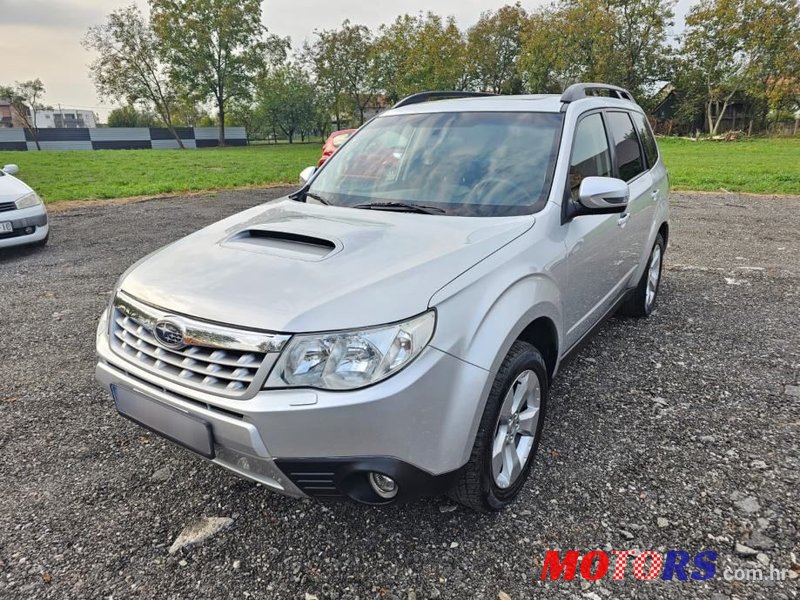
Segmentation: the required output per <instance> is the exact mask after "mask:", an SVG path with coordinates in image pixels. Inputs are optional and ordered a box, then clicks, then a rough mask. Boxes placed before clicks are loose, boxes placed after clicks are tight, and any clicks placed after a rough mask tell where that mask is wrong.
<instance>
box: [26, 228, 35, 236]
mask: <svg viewBox="0 0 800 600" xmlns="http://www.w3.org/2000/svg"><path fill="white" fill-rule="evenodd" d="M32 233H33V227H26V228H25V234H26V235H30V234H32Z"/></svg>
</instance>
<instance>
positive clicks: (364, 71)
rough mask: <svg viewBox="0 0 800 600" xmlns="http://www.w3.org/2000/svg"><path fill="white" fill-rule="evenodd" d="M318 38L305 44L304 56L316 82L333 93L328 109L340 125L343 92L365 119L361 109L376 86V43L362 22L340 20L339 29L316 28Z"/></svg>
mask: <svg viewBox="0 0 800 600" xmlns="http://www.w3.org/2000/svg"><path fill="white" fill-rule="evenodd" d="M315 33H316V36H317V39H316V40H315V41H314V43H313V44H306V46H305V50H304V56H305V60H306V62H307V63H308V64H309V65H310V66H311V67H312V69H313V71H314V74H315V76H316V80H317V84H318V85H319V86H321V87H324V88H327V89H328V90H329V91H330V92H331V94H332V96H331V98H332V106H331V110H332V111H333V112H334V114H335V115H336V126H337V127H339V128H341V113H342V104H341V102H342V97H343V96H345V97H346V98H347V99H348V100H349V102H350V104H351V106H352V108H353V110H354V111H355V112H356V113H357V115H358V117H359V123H360V124H363V123H364V112H365V111H366V108H367V106H369V105H370V103H371V102H372V101H373V100H374V98H375V95H376V93H377V90H378V84H377V82H376V80H375V68H374V66H373V63H374V60H375V45H374V41H373V36H372V33H371V32H370V30H369V29H368V28H367V27H366V26H364V25H353V24H352V23H350V21H345V22H344V23H342V27H341V28H340V29H335V30H324V31H316V32H315Z"/></svg>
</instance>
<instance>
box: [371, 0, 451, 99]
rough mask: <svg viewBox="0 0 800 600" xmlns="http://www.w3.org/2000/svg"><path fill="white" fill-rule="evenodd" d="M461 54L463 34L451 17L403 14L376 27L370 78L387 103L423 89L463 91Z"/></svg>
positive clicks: (430, 14)
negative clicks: (376, 32)
mask: <svg viewBox="0 0 800 600" xmlns="http://www.w3.org/2000/svg"><path fill="white" fill-rule="evenodd" d="M465 55H466V41H465V39H464V35H463V34H462V33H461V31H460V30H459V29H458V27H457V26H456V23H455V20H454V19H453V18H452V17H450V18H448V19H446V20H443V19H442V18H441V17H439V16H438V15H435V14H433V13H431V12H429V13H427V14H425V15H423V14H421V13H420V14H419V15H417V16H411V15H403V16H400V17H398V18H397V19H396V20H395V21H394V22H393V23H392V24H390V25H383V26H381V28H380V35H379V36H378V38H377V40H376V41H375V49H374V60H373V69H374V70H375V75H374V79H375V81H376V82H377V84H378V86H379V87H380V88H381V89H382V90H383V91H384V92H385V94H386V97H387V98H388V99H389V101H390V102H397V101H398V100H400V99H401V98H403V97H405V96H408V95H410V94H414V93H416V92H422V91H425V90H460V89H464V88H465V87H466V85H467V77H466V68H465Z"/></svg>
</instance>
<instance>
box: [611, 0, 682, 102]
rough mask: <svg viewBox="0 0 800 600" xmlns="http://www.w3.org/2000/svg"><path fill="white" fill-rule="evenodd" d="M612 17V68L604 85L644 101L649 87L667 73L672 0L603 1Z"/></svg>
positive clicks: (673, 3) (672, 15) (673, 1)
mask: <svg viewBox="0 0 800 600" xmlns="http://www.w3.org/2000/svg"><path fill="white" fill-rule="evenodd" d="M607 2H608V10H609V11H610V12H611V13H612V14H613V15H614V22H615V28H614V46H613V51H614V60H613V62H612V65H614V67H615V68H614V69H612V72H611V73H610V77H609V80H608V83H614V84H617V85H620V86H622V87H624V88H626V89H627V90H629V91H630V92H631V93H633V94H634V96H636V97H641V98H644V97H646V96H647V90H648V88H649V86H650V85H651V84H653V83H654V82H656V81H663V80H664V78H665V77H666V74H667V72H668V70H669V60H670V53H671V52H670V48H669V46H668V45H667V31H668V30H669V28H670V27H672V25H673V17H674V13H673V7H674V5H675V0H666V1H665V0H607Z"/></svg>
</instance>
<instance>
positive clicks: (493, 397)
mask: <svg viewBox="0 0 800 600" xmlns="http://www.w3.org/2000/svg"><path fill="white" fill-rule="evenodd" d="M547 391H548V377H547V365H546V364H545V362H544V359H543V358H542V355H541V353H540V352H539V351H538V350H537V349H536V348H534V347H533V346H532V345H531V344H528V343H526V342H520V341H517V342H514V345H513V346H511V350H509V352H508V355H507V356H506V358H505V360H504V361H503V364H502V365H501V366H500V370H499V371H498V373H497V377H496V378H495V381H494V384H493V385H492V390H491V392H490V393H489V398H488V399H487V401H486V407H485V408H484V412H483V416H482V418H481V422H480V425H479V427H478V434H477V436H476V438H475V445H474V446H473V449H472V454H471V456H470V460H469V462H468V463H467V464H466V465H465V467H464V468H463V470H462V472H461V475H460V477H459V480H458V482H457V483H456V485H455V486H453V488H452V490H451V491H450V496H451V497H452V498H453V499H454V500H456V501H457V502H460V503H461V504H463V505H465V506H467V507H469V508H472V509H474V510H477V511H480V512H490V511H500V510H502V509H504V508H505V507H506V506H508V505H509V504H510V503H511V502H512V501H513V500H514V499H515V498H516V497H517V495H519V492H520V490H521V489H522V487H523V485H524V484H525V481H526V479H527V478H528V473H529V472H530V469H531V465H532V464H533V459H534V456H535V455H536V450H537V448H538V445H539V438H540V435H541V431H542V425H543V423H544V413H545V405H546V400H547Z"/></svg>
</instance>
